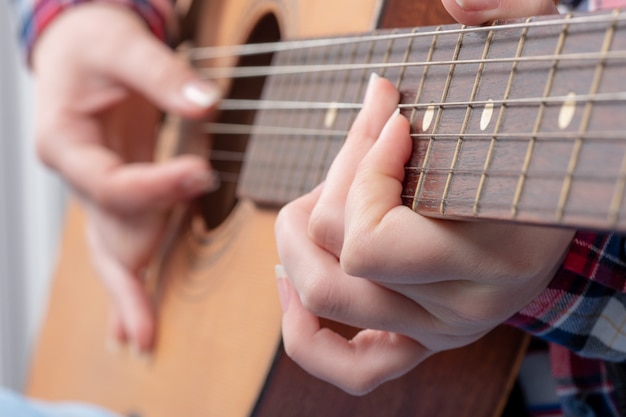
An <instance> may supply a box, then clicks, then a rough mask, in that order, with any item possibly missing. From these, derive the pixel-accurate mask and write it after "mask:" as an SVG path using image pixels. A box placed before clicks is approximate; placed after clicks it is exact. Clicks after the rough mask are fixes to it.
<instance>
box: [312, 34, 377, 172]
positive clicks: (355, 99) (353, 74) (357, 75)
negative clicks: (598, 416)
mask: <svg viewBox="0 0 626 417" xmlns="http://www.w3.org/2000/svg"><path fill="white" fill-rule="evenodd" d="M355 46H356V49H355V53H354V54H353V56H352V61H351V62H355V61H354V60H356V59H357V58H361V59H362V61H358V62H361V63H363V64H369V63H372V62H376V63H378V62H377V60H376V59H375V58H376V56H377V49H376V47H377V42H376V41H375V40H372V41H371V42H367V43H365V44H363V43H357V44H355ZM363 49H364V50H363ZM370 73H371V70H369V69H366V68H363V69H360V70H349V71H346V72H345V80H344V83H343V87H341V86H340V89H339V91H340V94H339V95H338V96H337V100H338V101H340V102H341V101H346V102H350V103H360V102H361V101H363V95H364V93H365V88H366V85H367V84H366V82H367V80H369V77H370ZM347 86H351V87H353V89H352V90H349V89H348V88H347ZM357 114H358V112H357V111H356V110H354V109H351V110H349V111H347V112H343V113H342V116H343V117H342V118H340V120H338V121H337V123H338V127H337V130H343V131H345V132H348V130H349V129H350V126H352V123H353V122H354V119H355V118H356V116H357ZM344 139H345V135H344V136H343V137H341V138H340V140H335V141H332V142H331V143H330V144H329V145H330V146H329V147H328V148H327V153H326V157H325V158H324V167H323V170H322V173H323V175H322V176H321V177H320V179H319V180H320V182H321V181H322V180H323V179H324V177H325V176H326V173H327V172H328V170H329V169H330V166H331V164H332V162H333V160H334V159H335V156H336V155H337V154H338V153H339V150H340V149H341V147H342V146H343V143H344Z"/></svg>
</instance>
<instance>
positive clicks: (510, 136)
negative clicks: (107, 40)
mask: <svg viewBox="0 0 626 417" xmlns="http://www.w3.org/2000/svg"><path fill="white" fill-rule="evenodd" d="M203 132H204V133H211V134H220V135H228V134H232V135H239V134H250V135H302V136H328V137H336V136H340V137H341V136H346V135H347V134H348V130H347V129H345V130H344V129H342V130H336V129H335V130H328V129H316V128H297V127H296V128H292V127H285V126H264V125H243V124H228V123H206V124H205V125H204V129H203ZM528 134H529V133H528V132H506V133H499V134H497V136H498V140H519V139H520V138H523V137H525V136H527V135H528ZM410 136H411V137H412V138H413V139H414V140H431V139H433V140H437V141H442V140H456V139H457V138H458V136H459V134H458V133H411V135H410ZM493 136H494V134H493V133H465V134H463V138H464V139H466V140H468V139H471V140H485V141H490V140H492V139H493ZM535 137H536V138H537V139H538V140H544V141H552V142H564V141H567V140H568V139H576V138H578V137H579V133H578V132H539V133H537V134H536V135H535ZM586 137H587V138H589V139H593V140H595V141H602V140H605V141H611V142H614V141H625V139H624V132H623V131H620V130H615V131H600V132H595V131H592V132H590V133H587V135H586Z"/></svg>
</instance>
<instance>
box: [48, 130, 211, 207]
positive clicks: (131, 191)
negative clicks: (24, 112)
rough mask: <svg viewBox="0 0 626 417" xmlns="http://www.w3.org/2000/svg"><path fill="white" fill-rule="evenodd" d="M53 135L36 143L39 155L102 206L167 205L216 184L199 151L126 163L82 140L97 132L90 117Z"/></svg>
mask: <svg viewBox="0 0 626 417" xmlns="http://www.w3.org/2000/svg"><path fill="white" fill-rule="evenodd" d="M51 134H52V133H51ZM53 134H54V137H47V138H45V140H43V141H41V142H40V143H39V144H38V152H39V155H40V156H41V158H42V160H44V161H45V163H46V164H47V165H48V166H50V167H51V168H53V169H55V170H57V171H59V172H60V173H61V175H62V176H63V177H64V178H65V179H66V180H67V181H68V182H69V183H70V185H71V186H72V187H73V188H74V189H75V190H76V191H78V193H79V194H80V195H81V196H82V197H83V198H87V199H89V200H92V201H93V202H95V203H97V204H98V205H100V206H102V207H103V208H105V209H110V210H113V211H115V212H120V213H129V212H137V211H140V210H145V209H151V210H155V209H164V208H169V207H171V206H172V205H173V204H175V203H177V202H181V201H186V200H189V199H190V198H193V197H195V196H197V195H199V194H201V193H203V192H207V191H209V190H212V189H214V188H215V187H216V186H217V185H218V181H217V178H216V177H215V175H214V174H213V172H212V171H210V170H209V167H208V164H207V162H206V160H205V159H204V158H201V157H199V156H193V155H185V156H179V157H176V158H173V159H171V160H168V161H165V162H161V163H156V164H155V163H150V162H142V163H130V164H127V163H125V161H123V160H122V159H121V158H120V156H119V155H117V154H116V153H115V152H113V151H112V150H110V149H108V148H106V147H104V146H102V145H101V144H100V143H99V141H98V140H97V139H96V140H93V141H83V140H81V139H82V137H91V138H94V137H95V138H98V137H100V130H99V128H98V127H97V126H96V125H95V122H94V121H92V120H87V119H78V120H72V121H71V122H69V123H67V124H66V125H65V126H63V127H62V128H59V129H56V130H55V131H54V133H53Z"/></svg>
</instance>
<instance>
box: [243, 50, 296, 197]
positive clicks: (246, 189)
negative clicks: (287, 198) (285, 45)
mask: <svg viewBox="0 0 626 417" xmlns="http://www.w3.org/2000/svg"><path fill="white" fill-rule="evenodd" d="M292 59H293V54H276V55H275V57H274V64H275V65H290V64H291V62H292ZM291 79H292V77H269V78H268V79H267V80H266V83H265V88H264V89H263V95H262V99H265V100H277V99H280V98H283V97H285V96H286V93H287V92H288V91H289V87H290V84H289V81H291ZM276 119H277V117H276V113H275V112H268V111H261V112H258V113H257V116H256V120H255V122H256V124H257V125H260V126H272V125H273V124H276V123H277V120H276ZM279 126H280V125H279ZM280 149H281V138H280V137H273V138H271V139H269V138H259V137H255V136H254V135H253V137H252V138H251V140H250V143H249V145H248V150H247V152H246V161H245V164H244V169H243V173H242V181H241V182H240V184H239V192H238V193H239V194H240V195H245V196H249V197H251V198H254V199H256V200H257V201H267V200H266V198H267V199H268V200H270V201H271V198H268V196H271V195H272V192H273V187H272V184H273V179H274V173H275V170H276V167H275V166H274V159H275V157H276V155H277V154H278V152H279V151H280ZM251 156H254V157H253V158H252V157H251Z"/></svg>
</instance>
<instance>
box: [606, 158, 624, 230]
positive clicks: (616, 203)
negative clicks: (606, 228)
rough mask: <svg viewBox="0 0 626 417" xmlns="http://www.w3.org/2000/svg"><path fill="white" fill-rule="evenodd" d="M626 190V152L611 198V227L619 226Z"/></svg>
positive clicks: (609, 217)
mask: <svg viewBox="0 0 626 417" xmlns="http://www.w3.org/2000/svg"><path fill="white" fill-rule="evenodd" d="M625 190H626V153H624V158H623V159H622V166H621V167H620V170H619V175H618V177H617V181H615V191H614V192H613V198H612V199H611V205H610V207H609V216H608V220H609V225H610V226H611V228H616V227H617V226H618V221H619V220H620V217H619V216H620V212H621V207H622V203H623V202H624V191H625Z"/></svg>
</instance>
